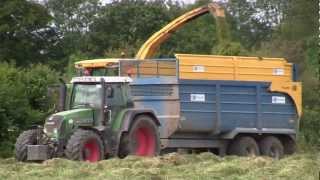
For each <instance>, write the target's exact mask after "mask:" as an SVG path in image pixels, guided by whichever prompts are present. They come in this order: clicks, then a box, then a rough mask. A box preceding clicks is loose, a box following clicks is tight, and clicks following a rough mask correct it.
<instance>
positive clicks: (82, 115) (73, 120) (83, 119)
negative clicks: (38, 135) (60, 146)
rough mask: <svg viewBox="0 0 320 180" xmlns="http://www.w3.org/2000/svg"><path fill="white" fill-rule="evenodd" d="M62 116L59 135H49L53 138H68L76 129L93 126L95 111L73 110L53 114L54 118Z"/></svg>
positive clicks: (88, 109)
mask: <svg viewBox="0 0 320 180" xmlns="http://www.w3.org/2000/svg"><path fill="white" fill-rule="evenodd" d="M57 115H58V116H61V117H63V118H62V119H61V121H62V123H61V127H60V129H58V135H57V136H55V135H54V134H53V133H52V132H51V133H50V132H48V133H47V135H48V136H50V135H51V137H53V138H68V137H69V136H70V135H71V133H72V132H73V131H74V129H75V128H77V127H79V126H93V124H94V116H93V110H92V109H90V108H86V109H73V110H68V111H62V112H58V113H55V114H53V115H52V116H57Z"/></svg>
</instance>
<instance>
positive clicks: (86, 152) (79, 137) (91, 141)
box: [65, 129, 104, 162]
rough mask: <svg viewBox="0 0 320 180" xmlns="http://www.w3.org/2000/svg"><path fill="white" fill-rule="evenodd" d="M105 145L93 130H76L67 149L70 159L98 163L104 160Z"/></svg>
mask: <svg viewBox="0 0 320 180" xmlns="http://www.w3.org/2000/svg"><path fill="white" fill-rule="evenodd" d="M103 152H104V151H103V143H102V140H101V138H100V136H99V135H98V134H97V133H95V132H93V131H91V130H83V129H78V130H76V131H75V132H74V133H73V135H72V136H71V137H70V139H69V140H68V143H67V147H66V151H65V153H66V156H67V158H68V159H71V160H77V161H89V162H97V161H100V160H102V159H103V154H104V153H103Z"/></svg>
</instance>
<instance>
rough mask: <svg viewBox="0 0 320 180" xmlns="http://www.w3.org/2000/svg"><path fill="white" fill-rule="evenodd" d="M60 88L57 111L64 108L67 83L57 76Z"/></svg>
mask: <svg viewBox="0 0 320 180" xmlns="http://www.w3.org/2000/svg"><path fill="white" fill-rule="evenodd" d="M59 81H60V89H59V107H58V111H64V110H66V97H67V85H66V83H65V81H64V80H63V79H61V78H59Z"/></svg>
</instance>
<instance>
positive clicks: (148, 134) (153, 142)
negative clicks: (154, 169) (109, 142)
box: [119, 116, 160, 158]
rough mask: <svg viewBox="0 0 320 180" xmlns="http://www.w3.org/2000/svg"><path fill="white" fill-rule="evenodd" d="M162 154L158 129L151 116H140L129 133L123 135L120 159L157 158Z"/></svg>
mask: <svg viewBox="0 0 320 180" xmlns="http://www.w3.org/2000/svg"><path fill="white" fill-rule="evenodd" d="M159 152H160V140H159V133H158V127H157V125H156V124H155V123H154V121H153V120H152V118H151V117H149V116H138V117H137V118H136V119H135V120H134V123H133V124H132V125H131V127H130V130H129V132H127V133H125V134H123V136H122V138H121V143H120V150H119V157H121V158H124V157H125V156H127V155H136V156H156V155H158V154H159Z"/></svg>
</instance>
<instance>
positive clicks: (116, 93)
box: [106, 84, 123, 106]
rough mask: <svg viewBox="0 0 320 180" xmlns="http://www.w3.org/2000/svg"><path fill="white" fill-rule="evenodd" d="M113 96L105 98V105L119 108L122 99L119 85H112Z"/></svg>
mask: <svg viewBox="0 0 320 180" xmlns="http://www.w3.org/2000/svg"><path fill="white" fill-rule="evenodd" d="M112 88H113V96H112V97H106V98H107V99H106V103H107V104H109V105H111V106H121V105H123V97H122V91H121V85H120V84H113V85H112Z"/></svg>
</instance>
